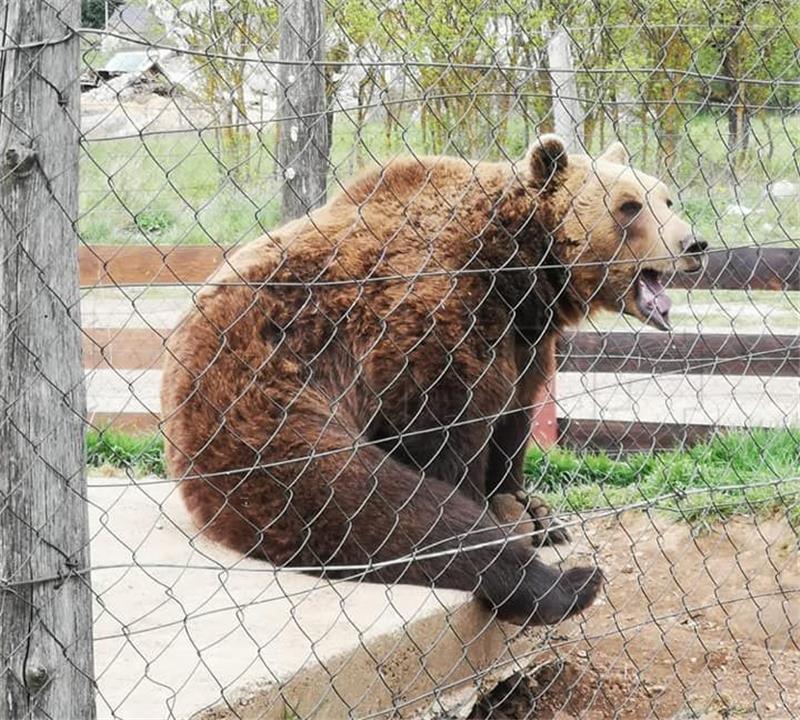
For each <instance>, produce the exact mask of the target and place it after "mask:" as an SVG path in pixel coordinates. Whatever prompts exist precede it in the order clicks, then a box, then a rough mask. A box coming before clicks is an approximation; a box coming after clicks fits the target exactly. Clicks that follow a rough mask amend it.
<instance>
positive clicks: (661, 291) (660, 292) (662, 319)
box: [636, 268, 672, 330]
mask: <svg viewBox="0 0 800 720" xmlns="http://www.w3.org/2000/svg"><path fill="white" fill-rule="evenodd" d="M636 305H637V307H638V308H639V312H640V313H641V314H642V317H643V318H644V320H645V322H646V323H647V324H648V325H652V326H653V327H657V328H658V329H659V330H669V329H670V324H669V310H670V308H671V307H672V301H671V300H670V299H669V296H668V295H667V290H666V288H665V287H664V283H662V282H661V273H660V272H658V271H657V270H651V269H649V268H645V269H644V270H642V271H641V272H640V273H639V276H638V278H637V279H636Z"/></svg>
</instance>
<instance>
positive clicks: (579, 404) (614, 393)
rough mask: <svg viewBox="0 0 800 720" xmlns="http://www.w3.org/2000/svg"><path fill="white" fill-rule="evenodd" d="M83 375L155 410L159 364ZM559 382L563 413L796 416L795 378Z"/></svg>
mask: <svg viewBox="0 0 800 720" xmlns="http://www.w3.org/2000/svg"><path fill="white" fill-rule="evenodd" d="M86 377H87V392H88V409H89V412H90V413H119V412H129V413H130V412H152V413H155V414H158V412H159V409H160V401H159V390H160V383H161V372H160V371H159V370H93V371H89V372H87V375H86ZM556 389H557V399H558V400H557V401H558V415H559V416H560V417H570V418H590V419H603V420H631V418H636V419H637V420H638V421H640V422H665V423H670V422H672V423H697V424H698V425H719V426H736V425H740V426H752V425H763V426H766V427H784V426H786V425H797V424H798V423H800V379H797V378H788V377H775V378H769V377H753V376H741V377H739V376H723V375H658V376H655V377H654V376H653V375H644V374H633V373H572V372H563V373H559V374H558V378H557V384H556Z"/></svg>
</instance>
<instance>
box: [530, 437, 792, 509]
mask: <svg viewBox="0 0 800 720" xmlns="http://www.w3.org/2000/svg"><path fill="white" fill-rule="evenodd" d="M799 470H800V429H795V430H763V429H758V430H748V431H741V432H735V433H728V434H721V435H718V436H716V437H714V438H713V439H712V440H710V441H709V442H707V443H700V444H698V445H695V446H694V447H692V448H691V449H689V450H686V451H672V452H661V453H654V454H632V455H628V456H626V457H622V458H618V459H612V458H610V457H609V456H608V455H606V454H604V453H598V454H588V453H587V454H577V453H573V452H570V451H567V450H561V449H553V450H550V451H547V452H543V451H542V450H540V449H533V450H531V451H530V452H529V454H528V457H527V458H526V462H525V474H526V476H527V477H528V479H529V482H530V484H531V487H532V488H533V489H534V490H535V491H537V492H541V493H543V494H544V495H545V497H546V498H547V499H548V500H549V501H550V502H551V504H553V505H554V506H556V507H566V508H569V509H571V510H592V509H597V508H615V507H622V506H626V505H629V504H631V503H651V502H655V504H656V506H657V507H660V508H662V509H670V510H672V511H677V512H679V513H680V514H681V516H682V517H684V518H685V519H688V520H696V519H698V518H701V517H704V516H709V515H710V516H727V515H730V514H732V513H736V512H749V511H760V512H762V511H764V512H769V511H772V510H789V511H791V512H792V513H794V514H796V515H798V516H800V507H798V502H797V500H798V493H800V473H799Z"/></svg>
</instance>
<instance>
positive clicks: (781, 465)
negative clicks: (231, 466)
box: [87, 429, 800, 522]
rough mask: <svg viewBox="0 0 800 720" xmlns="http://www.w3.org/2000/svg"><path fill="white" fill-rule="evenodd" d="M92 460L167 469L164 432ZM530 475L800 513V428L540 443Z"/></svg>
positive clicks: (616, 497) (585, 493)
mask: <svg viewBox="0 0 800 720" xmlns="http://www.w3.org/2000/svg"><path fill="white" fill-rule="evenodd" d="M87 462H88V464H89V465H90V466H92V467H100V466H103V465H111V466H113V467H117V468H121V469H124V470H127V471H130V472H133V473H135V474H139V475H142V474H155V475H162V476H163V475H164V443H163V438H162V437H161V436H159V435H129V434H125V433H121V432H117V431H114V430H104V431H102V432H99V433H98V432H96V431H91V432H89V433H88V436H87ZM525 474H526V477H527V478H528V481H529V486H530V489H531V491H532V492H535V493H537V494H539V495H541V496H543V497H544V498H545V499H546V500H547V501H548V502H549V503H550V505H551V506H552V507H554V508H558V509H564V510H568V511H586V510H596V509H603V508H622V507H626V506H629V505H632V504H639V505H641V506H644V505H647V506H652V507H655V508H656V509H658V510H662V511H668V512H677V513H679V515H680V516H681V517H683V518H684V519H685V520H688V521H692V522H694V521H697V520H702V519H705V518H712V519H713V518H718V517H727V516H730V515H733V514H737V513H752V512H756V513H760V514H770V513H773V512H777V511H784V512H787V513H789V515H790V516H791V517H792V518H793V519H796V520H800V500H799V499H798V493H800V429H795V430H749V431H741V432H735V433H728V434H723V435H718V436H716V437H715V438H714V439H712V440H711V441H709V442H707V443H701V444H698V445H695V446H694V447H692V448H690V449H688V450H685V451H678V450H676V451H669V452H660V453H654V454H631V455H627V456H624V457H621V458H618V459H614V458H611V457H609V456H608V455H606V454H603V453H580V454H579V453H575V452H572V451H569V450H563V449H558V448H556V449H552V450H549V451H546V452H545V451H542V450H539V449H537V448H533V449H531V450H530V451H529V453H528V456H527V458H526V461H525Z"/></svg>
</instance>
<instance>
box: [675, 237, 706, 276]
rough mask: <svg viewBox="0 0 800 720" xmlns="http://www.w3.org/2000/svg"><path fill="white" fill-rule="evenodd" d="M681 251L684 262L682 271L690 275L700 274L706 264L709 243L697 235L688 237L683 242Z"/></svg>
mask: <svg viewBox="0 0 800 720" xmlns="http://www.w3.org/2000/svg"><path fill="white" fill-rule="evenodd" d="M681 250H682V254H683V258H682V259H683V261H684V267H682V268H681V270H683V271H684V272H688V273H696V272H700V271H701V270H702V269H703V265H704V264H705V258H706V251H707V250H708V243H707V242H706V241H705V240H701V239H700V238H698V237H696V236H695V235H687V236H686V237H685V238H684V239H683V240H681Z"/></svg>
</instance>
